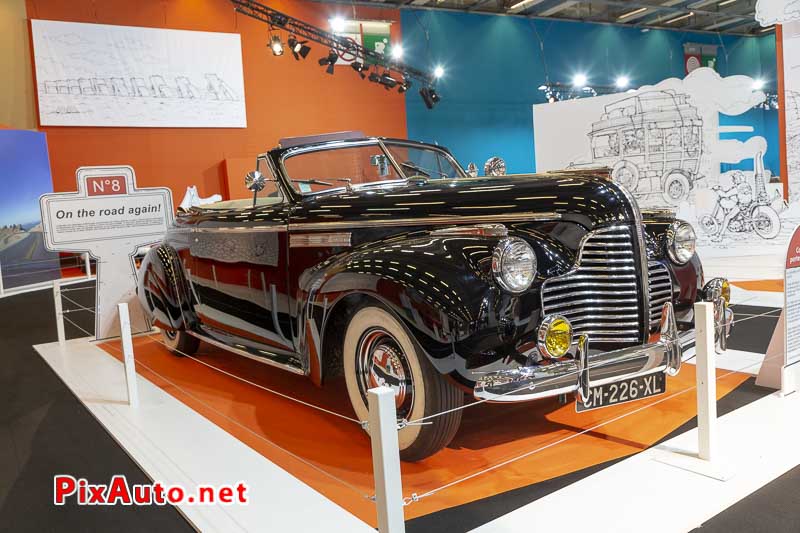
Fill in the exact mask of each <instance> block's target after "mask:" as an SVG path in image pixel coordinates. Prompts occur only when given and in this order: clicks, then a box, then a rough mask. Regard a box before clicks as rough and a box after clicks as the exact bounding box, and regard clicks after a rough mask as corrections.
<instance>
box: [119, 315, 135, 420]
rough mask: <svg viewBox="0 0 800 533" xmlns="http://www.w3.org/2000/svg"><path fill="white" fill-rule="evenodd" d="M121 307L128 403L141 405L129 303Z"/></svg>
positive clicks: (120, 329)
mask: <svg viewBox="0 0 800 533" xmlns="http://www.w3.org/2000/svg"><path fill="white" fill-rule="evenodd" d="M117 308H118V309H119V331H120V336H121V337H122V353H123V355H124V362H125V385H126V386H127V388H128V405H130V406H131V407H138V406H139V391H138V389H137V387H136V362H135V361H134V359H133V339H132V338H131V318H130V315H129V314H128V304H126V303H121V304H117Z"/></svg>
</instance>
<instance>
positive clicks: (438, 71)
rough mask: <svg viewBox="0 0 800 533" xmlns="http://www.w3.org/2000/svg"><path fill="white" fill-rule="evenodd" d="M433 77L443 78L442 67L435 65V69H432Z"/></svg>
mask: <svg viewBox="0 0 800 533" xmlns="http://www.w3.org/2000/svg"><path fill="white" fill-rule="evenodd" d="M433 76H434V77H435V78H441V77H442V76H444V67H442V66H441V65H436V68H435V69H433Z"/></svg>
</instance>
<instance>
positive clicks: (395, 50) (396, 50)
mask: <svg viewBox="0 0 800 533" xmlns="http://www.w3.org/2000/svg"><path fill="white" fill-rule="evenodd" d="M392 59H403V45H401V44H400V43H398V44H396V45H394V46H392Z"/></svg>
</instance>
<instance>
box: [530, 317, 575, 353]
mask: <svg viewBox="0 0 800 533" xmlns="http://www.w3.org/2000/svg"><path fill="white" fill-rule="evenodd" d="M537 339H538V341H539V343H538V346H539V351H540V352H541V354H542V355H543V356H544V357H549V358H556V357H563V356H564V355H566V354H567V352H569V348H570V346H572V324H570V323H569V320H567V319H566V318H565V317H563V316H561V315H552V316H549V317H547V318H545V319H544V320H543V321H542V324H541V325H540V326H539V333H538V335H537Z"/></svg>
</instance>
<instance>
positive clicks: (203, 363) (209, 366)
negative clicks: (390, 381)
mask: <svg viewBox="0 0 800 533" xmlns="http://www.w3.org/2000/svg"><path fill="white" fill-rule="evenodd" d="M147 337H148V338H150V339H151V340H153V341H155V342H157V343H159V344H161V345H163V346H164V347H165V348H167V349H168V350H172V351H175V352H178V353H179V354H181V355H183V356H184V357H188V358H189V359H191V360H192V361H195V362H197V363H200V364H201V365H204V366H207V367H208V368H211V369H213V370H216V371H217V372H220V373H222V374H225V375H226V376H229V377H232V378H234V379H238V380H239V381H241V382H243V383H247V384H248V385H252V386H253V387H257V388H259V389H261V390H264V391H266V392H269V393H271V394H274V395H276V396H280V397H281V398H284V399H286V400H291V401H293V402H297V403H299V404H301V405H305V406H306V407H311V408H313V409H317V410H319V411H322V412H324V413H328V414H329V415H333V416H336V417H339V418H341V419H344V420H348V421H350V422H353V423H356V424H358V425H360V426H362V427H364V425H365V423H366V421H361V420H358V419H356V418H352V417H349V416H347V415H344V414H342V413H337V412H336V411H331V410H330V409H325V408H324V407H320V406H318V405H315V404H313V403H309V402H306V401H303V400H299V399H297V398H294V397H292V396H289V395H288V394H284V393H282V392H278V391H276V390H273V389H270V388H269V387H265V386H263V385H260V384H258V383H254V382H252V381H250V380H248V379H245V378H243V377H241V376H237V375H236V374H233V373H231V372H228V371H227V370H223V369H221V368H218V367H216V366H214V365H211V364H209V363H206V362H205V361H201V360H200V359H198V358H197V357H194V356H193V355H189V354H187V353H184V352H182V351H180V350H176V349H174V348H171V347H169V346H167V345H166V343H165V342H164V341H163V340H161V339H160V338H158V337H156V336H155V335H147Z"/></svg>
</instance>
